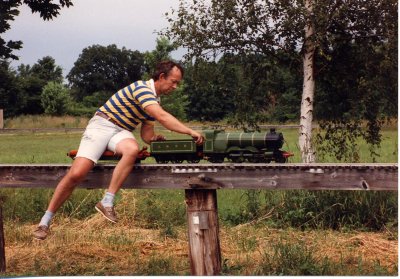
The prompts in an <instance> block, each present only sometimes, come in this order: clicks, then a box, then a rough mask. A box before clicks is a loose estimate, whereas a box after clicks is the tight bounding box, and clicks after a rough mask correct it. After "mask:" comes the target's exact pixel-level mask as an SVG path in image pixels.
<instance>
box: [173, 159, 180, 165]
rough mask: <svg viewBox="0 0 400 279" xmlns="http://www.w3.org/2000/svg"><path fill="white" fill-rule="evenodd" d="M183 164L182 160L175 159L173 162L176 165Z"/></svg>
mask: <svg viewBox="0 0 400 279" xmlns="http://www.w3.org/2000/svg"><path fill="white" fill-rule="evenodd" d="M182 162H183V160H182V159H175V160H172V163H174V164H182Z"/></svg>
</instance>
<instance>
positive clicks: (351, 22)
mask: <svg viewBox="0 0 400 279" xmlns="http://www.w3.org/2000/svg"><path fill="white" fill-rule="evenodd" d="M308 2H309V3H310V5H311V6H310V7H306V6H305V1H303V0H297V1H269V0H263V1H261V0H260V1H249V0H226V1H222V2H221V1H215V0H211V1H204V0H191V1H189V0H181V1H180V5H179V8H178V9H176V10H172V11H171V12H170V13H167V14H166V16H167V19H168V20H169V22H170V27H169V28H168V29H167V31H165V32H163V33H162V34H163V35H166V36H168V38H169V39H170V40H172V41H173V42H175V43H176V44H179V45H180V46H183V47H185V48H186V49H188V55H187V56H186V57H187V59H193V58H194V59H199V58H205V59H219V58H221V56H223V55H225V54H235V55H246V56H249V55H265V56H266V57H268V59H269V60H270V61H271V62H272V63H279V64H280V63H282V61H281V60H280V56H279V55H277V53H279V52H284V53H286V54H287V55H288V56H290V57H292V59H298V62H297V65H301V62H300V61H301V59H302V57H303V54H304V50H305V49H306V48H305V47H306V46H311V48H310V49H312V51H313V52H314V56H312V57H311V59H312V60H310V61H308V60H307V61H305V62H303V65H305V63H311V64H312V66H313V73H312V77H313V78H315V79H316V81H317V85H318V86H321V85H320V84H321V83H324V86H323V87H322V88H321V87H320V88H318V87H317V94H320V95H316V96H315V98H316V100H317V101H318V100H319V101H320V100H329V102H326V103H325V104H326V106H325V107H327V106H328V104H327V103H329V106H330V107H334V111H335V116H334V119H335V121H336V122H339V123H348V121H349V118H348V117H347V116H348V115H350V114H351V113H354V112H358V113H357V116H356V119H357V121H355V122H354V124H355V125H354V127H357V129H359V130H361V128H362V127H361V123H362V122H361V121H358V119H363V120H366V121H367V127H368V129H367V132H366V133H362V134H360V135H361V136H363V137H364V138H365V139H366V140H367V141H368V142H369V143H371V144H372V145H377V144H379V142H380V137H379V131H380V123H381V116H382V111H383V110H385V111H386V112H389V111H390V112H392V113H393V112H394V111H396V109H395V107H396V106H397V105H392V104H397V102H395V101H396V99H397V97H396V96H394V95H395V94H396V92H397V6H398V4H397V1H395V0H372V1H363V0H355V1H331V0H319V1H314V0H313V1H308ZM307 26H308V27H312V29H313V32H312V33H311V35H310V37H309V38H307V40H305V35H304V34H305V30H306V27H307ZM354 47H355V48H354ZM354 54H355V56H353V55H354ZM371 54H372V56H371ZM346 58H350V60H347V59H346ZM356 59H359V60H358V61H356ZM391 61H392V62H391ZM393 61H395V62H393ZM356 62H357V63H356ZM353 63H354V64H353ZM251 64H252V63H251V59H250V73H251V72H252V73H256V74H257V75H256V76H254V77H252V79H253V80H256V78H257V76H259V75H260V73H261V74H262V73H265V74H268V73H269V72H270V71H268V70H266V68H265V67H264V66H263V65H262V64H260V67H261V70H258V71H255V70H251V69H252V68H253V67H254V66H252V65H251ZM295 64H296V63H295ZM243 66H244V68H245V69H246V68H247V69H249V66H248V65H243ZM263 68H264V69H263ZM378 68H379V69H378ZM253 69H254V68H253ZM334 69H335V70H336V71H334ZM299 70H300V69H299ZM338 71H342V72H340V73H338ZM389 73H390V74H389ZM336 74H337V77H335V75H336ZM248 77H249V78H250V77H251V75H249V76H248ZM330 78H332V80H329V79H330ZM267 79H268V77H267ZM388 79H390V81H389V80H388ZM385 80H386V85H385V82H384V81H385ZM321 81H322V82H321ZM257 82H258V81H257ZM248 84H249V85H250V86H248V87H246V89H244V88H243V89H241V92H239V94H241V95H242V96H243V98H237V99H236V100H235V102H236V101H240V100H246V102H247V103H244V104H240V103H235V109H236V111H235V114H236V118H237V119H243V117H244V118H245V119H247V120H246V121H250V124H252V121H254V119H257V117H256V116H255V115H256V112H259V111H260V110H258V109H255V110H253V111H254V114H253V115H254V116H253V117H248V116H246V115H247V113H248V109H249V107H257V103H253V104H252V105H249V102H252V101H253V100H259V99H261V98H262V96H260V98H250V99H249V98H248V97H249V96H250V95H251V96H254V94H255V93H257V92H260V93H261V94H264V95H263V96H264V97H266V96H265V95H266V94H265V92H261V91H258V90H254V89H255V87H254V86H256V84H257V83H256V84H253V83H248ZM329 84H331V85H332V86H330V85H329ZM260 85H261V86H264V85H266V84H263V83H260ZM297 88H298V87H297ZM265 89H266V91H268V88H265ZM354 89H355V90H354ZM337 92H340V93H339V94H338V95H339V96H346V97H348V96H351V98H344V100H342V101H341V102H340V103H339V106H336V104H337V103H336V102H335V101H333V100H335V99H336V96H335V94H336V93H337ZM252 93H253V94H252ZM294 95H296V94H291V96H294ZM313 95H314V93H313V94H312V95H311V96H312V97H311V98H314V96H313ZM287 97H288V98H290V96H289V95H288V96H287ZM377 98H380V99H382V101H380V102H376V101H373V100H376V99H377ZM351 100H355V102H352V101H351ZM309 101H310V102H313V100H312V99H309ZM316 106H318V105H316ZM350 108H351V109H350ZM271 109H272V108H271ZM312 109H313V108H312V107H311V110H312ZM329 111H332V110H329V109H328V110H326V111H325V110H324V109H321V106H320V107H319V112H320V113H318V120H320V121H327V122H332V119H333V118H332V116H333V115H329ZM311 113H312V111H311ZM322 127H328V126H327V125H322ZM330 127H333V129H327V130H326V131H325V132H327V135H328V138H325V139H326V140H329V139H331V137H330V135H332V133H335V132H336V131H339V130H340V129H343V128H349V127H351V126H346V125H330ZM351 134H352V133H351V130H349V135H351ZM354 135H356V133H354ZM309 136H311V135H309ZM351 144H352V143H350V144H348V143H347V144H346V146H347V148H351ZM327 150H328V149H327Z"/></svg>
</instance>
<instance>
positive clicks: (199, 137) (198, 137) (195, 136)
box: [190, 131, 204, 145]
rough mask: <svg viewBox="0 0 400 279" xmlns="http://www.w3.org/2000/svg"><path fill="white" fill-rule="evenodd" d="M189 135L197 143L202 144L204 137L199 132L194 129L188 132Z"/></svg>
mask: <svg viewBox="0 0 400 279" xmlns="http://www.w3.org/2000/svg"><path fill="white" fill-rule="evenodd" d="M190 135H191V136H192V138H193V139H194V141H195V142H196V144H197V145H201V144H203V142H204V137H203V135H202V134H200V133H199V132H196V131H192V132H191V133H190Z"/></svg>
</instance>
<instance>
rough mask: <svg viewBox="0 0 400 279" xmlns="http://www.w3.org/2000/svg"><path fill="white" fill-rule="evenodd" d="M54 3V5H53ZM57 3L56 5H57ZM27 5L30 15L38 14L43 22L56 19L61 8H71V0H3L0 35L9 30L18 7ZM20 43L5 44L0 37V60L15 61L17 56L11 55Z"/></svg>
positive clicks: (0, 11) (0, 3)
mask: <svg viewBox="0 0 400 279" xmlns="http://www.w3.org/2000/svg"><path fill="white" fill-rule="evenodd" d="M54 2H56V3H54ZM57 2H58V3H57ZM22 4H25V5H28V6H29V8H30V9H31V11H32V13H39V15H40V17H41V18H43V19H44V20H51V19H53V18H54V17H57V16H58V15H59V13H60V10H61V8H63V7H67V8H68V7H70V6H72V5H73V4H72V1H71V0H59V1H52V0H4V1H0V34H3V33H5V32H6V31H7V30H9V29H10V23H9V22H10V21H13V20H14V18H15V17H16V16H18V15H19V10H18V9H19V7H20V6H21V5H22ZM21 47H22V42H21V41H11V40H10V41H8V42H6V41H5V40H4V39H3V38H2V37H0V59H9V58H11V59H15V60H18V56H16V55H15V54H13V51H14V50H18V49H21Z"/></svg>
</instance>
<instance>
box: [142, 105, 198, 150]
mask: <svg viewBox="0 0 400 279" xmlns="http://www.w3.org/2000/svg"><path fill="white" fill-rule="evenodd" d="M144 110H145V111H146V112H147V113H148V114H149V115H150V116H152V117H153V118H155V119H156V120H157V121H158V122H160V124H161V125H163V126H164V127H165V128H167V129H168V130H171V131H174V132H177V133H180V134H186V135H190V136H191V137H193V138H194V139H195V141H196V143H197V144H202V143H203V141H204V138H203V136H202V135H201V134H200V133H199V132H196V131H194V130H192V129H190V128H189V127H186V126H185V125H184V124H183V123H181V122H180V121H179V120H178V119H176V118H175V117H174V116H173V115H171V114H170V113H168V112H166V111H165V110H164V109H163V108H162V107H161V106H160V105H158V104H152V105H149V106H147V107H146V108H145V109H144ZM153 133H154V132H153Z"/></svg>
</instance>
